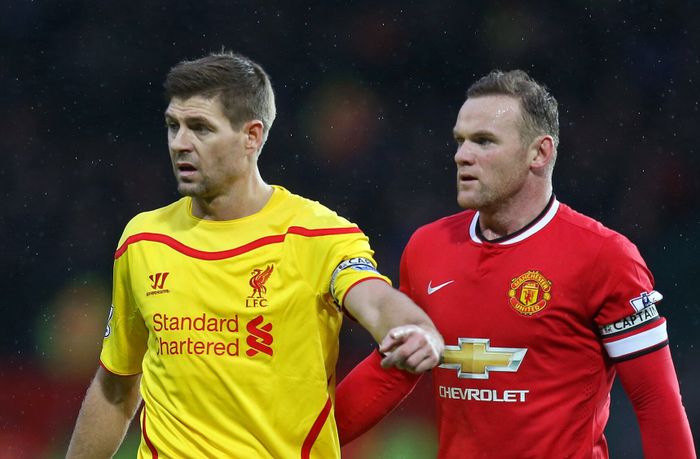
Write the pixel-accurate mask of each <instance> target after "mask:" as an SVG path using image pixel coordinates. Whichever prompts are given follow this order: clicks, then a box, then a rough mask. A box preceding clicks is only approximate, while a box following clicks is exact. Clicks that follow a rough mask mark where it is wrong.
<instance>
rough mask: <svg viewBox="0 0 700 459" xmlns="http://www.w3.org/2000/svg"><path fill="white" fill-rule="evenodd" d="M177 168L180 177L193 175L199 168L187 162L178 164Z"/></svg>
mask: <svg viewBox="0 0 700 459" xmlns="http://www.w3.org/2000/svg"><path fill="white" fill-rule="evenodd" d="M175 167H176V168H177V170H178V172H180V175H184V176H187V175H192V174H194V173H195V172H197V168H196V167H194V165H193V164H192V163H187V162H178V163H177V164H175Z"/></svg>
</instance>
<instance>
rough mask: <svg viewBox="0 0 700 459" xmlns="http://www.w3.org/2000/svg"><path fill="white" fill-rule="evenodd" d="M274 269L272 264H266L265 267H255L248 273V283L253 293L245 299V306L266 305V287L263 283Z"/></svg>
mask: <svg viewBox="0 0 700 459" xmlns="http://www.w3.org/2000/svg"><path fill="white" fill-rule="evenodd" d="M273 270H274V266H273V265H267V267H266V268H265V269H260V268H255V269H254V270H253V271H252V272H251V273H250V274H251V276H250V280H249V281H248V285H250V287H251V288H252V289H253V293H251V294H250V296H249V297H248V298H247V299H246V307H248V308H256V307H263V308H264V307H266V306H267V298H265V294H266V293H267V287H265V283H266V282H267V280H268V279H269V278H270V275H272V271H273Z"/></svg>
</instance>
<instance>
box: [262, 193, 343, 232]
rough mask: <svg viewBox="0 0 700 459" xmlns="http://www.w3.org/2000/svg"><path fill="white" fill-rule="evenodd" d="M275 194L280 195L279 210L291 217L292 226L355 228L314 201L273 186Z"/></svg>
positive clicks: (335, 213)
mask: <svg viewBox="0 0 700 459" xmlns="http://www.w3.org/2000/svg"><path fill="white" fill-rule="evenodd" d="M275 192H276V193H281V194H280V203H281V208H282V209H283V211H284V212H287V213H289V214H290V215H291V216H293V220H294V221H293V224H294V225H298V226H304V227H309V228H323V227H338V226H356V225H355V224H354V223H352V222H350V221H349V220H348V219H346V218H344V217H342V216H340V215H338V213H337V212H335V211H334V210H331V209H330V208H328V207H326V206H325V205H323V204H321V203H320V202H318V201H316V200H313V199H309V198H306V197H304V196H301V195H298V194H294V193H292V192H290V191H289V190H287V189H285V188H283V187H280V186H275Z"/></svg>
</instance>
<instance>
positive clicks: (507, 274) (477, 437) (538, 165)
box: [336, 70, 695, 459]
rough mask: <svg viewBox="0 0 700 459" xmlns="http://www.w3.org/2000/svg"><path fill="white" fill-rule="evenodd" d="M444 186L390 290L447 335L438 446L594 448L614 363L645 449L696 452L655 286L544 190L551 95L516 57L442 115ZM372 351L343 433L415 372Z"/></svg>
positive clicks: (556, 453)
mask: <svg viewBox="0 0 700 459" xmlns="http://www.w3.org/2000/svg"><path fill="white" fill-rule="evenodd" d="M453 131H454V138H455V141H456V142H457V152H456V153H455V162H456V164H457V201H458V202H459V205H460V206H461V207H463V208H465V209H467V210H465V211H463V212H461V213H458V214H456V215H452V216H449V217H445V218H442V219H440V220H438V221H436V222H433V223H431V224H428V225H426V226H424V227H422V228H420V229H418V230H417V231H416V232H415V234H414V235H413V236H412V237H411V240H410V241H409V243H408V245H407V246H406V249H405V251H404V254H403V257H402V259H401V290H402V291H403V292H405V293H407V294H408V295H409V296H410V297H411V298H412V299H413V300H414V301H415V302H416V303H418V304H419V305H420V306H421V307H422V308H423V309H424V310H425V311H426V312H427V313H428V315H429V316H430V317H431V318H432V320H433V322H434V323H435V325H436V326H437V327H438V330H439V331H440V332H441V333H442V335H443V337H444V339H445V344H446V346H445V352H444V356H443V360H442V364H441V365H440V366H439V367H438V368H436V369H435V370H434V373H433V392H434V395H435V401H436V404H437V422H438V429H439V453H438V455H439V457H440V458H504V459H505V458H517V459H525V458H543V457H546V458H557V459H558V458H607V457H608V448H607V444H606V440H605V437H604V435H603V431H604V428H605V424H606V422H607V419H608V415H609V406H610V389H611V386H612V383H613V379H614V377H615V374H619V376H620V379H621V382H622V384H623V386H624V389H625V391H626V392H627V394H628V396H629V397H630V399H631V401H632V404H633V406H634V409H635V412H636V414H637V419H638V421H639V426H640V429H641V434H642V440H643V449H644V454H645V456H646V457H647V458H663V459H669V458H695V452H694V448H693V440H692V436H691V433H690V428H689V425H688V420H687V416H686V414H685V410H684V408H683V405H682V403H681V396H680V392H679V387H678V381H677V378H676V375H675V371H674V367H673V363H672V361H671V354H670V352H669V347H668V336H667V333H666V321H665V319H664V318H663V317H661V316H660V315H659V313H658V311H657V308H656V303H657V302H659V300H661V299H662V295H661V294H660V293H659V292H657V291H656V290H654V280H653V277H652V275H651V273H650V272H649V270H648V268H647V266H646V265H645V263H644V261H643V260H642V258H641V256H640V254H639V252H638V250H637V248H636V247H635V246H634V245H633V244H632V243H631V242H630V241H629V240H628V239H626V238H625V237H624V236H622V235H620V234H618V233H616V232H614V231H612V230H610V229H608V228H606V227H604V226H603V225H602V224H600V223H599V222H597V221H595V220H593V219H591V218H589V217H586V216H584V215H582V214H580V213H578V212H576V211H574V210H573V209H571V208H570V207H568V206H566V205H565V204H563V203H560V202H559V201H558V200H557V198H556V197H555V196H554V194H553V192H552V172H553V169H554V162H555V159H556V156H557V144H558V141H559V138H558V137H559V121H558V110H557V102H556V100H555V99H554V97H552V96H551V94H549V92H548V90H547V89H546V88H545V87H544V86H542V85H540V84H539V83H537V82H536V81H534V80H533V79H531V78H530V77H529V76H528V75H527V74H526V73H525V72H523V71H520V70H515V71H511V72H505V73H504V72H501V71H493V72H491V73H489V74H488V75H486V76H485V77H483V78H481V79H480V80H478V81H477V82H476V83H474V84H473V85H472V86H471V87H470V88H469V90H468V92H467V100H466V102H464V105H462V108H461V109H460V111H459V115H458V117H457V122H456V124H455V126H454V130H453ZM380 360H381V356H380V354H379V353H378V352H375V353H373V354H372V355H370V356H369V357H368V358H366V359H365V360H364V361H363V362H362V363H360V365H358V366H357V367H356V368H355V369H354V370H353V371H352V372H351V373H350V374H349V375H348V376H347V377H346V378H345V379H344V380H343V381H342V383H341V384H340V386H339V387H338V392H337V399H336V418H337V421H338V427H339V429H340V437H341V442H345V443H347V442H349V441H351V440H352V439H353V438H355V437H357V436H358V435H360V434H361V433H362V432H364V431H366V430H367V429H369V428H370V427H371V426H372V425H374V424H375V423H376V422H377V421H378V420H379V419H381V417H382V416H384V415H385V414H386V413H388V412H389V411H390V410H391V409H392V408H393V407H394V406H395V405H397V404H398V403H399V402H400V401H401V400H402V399H403V397H405V396H406V395H407V394H408V393H409V392H410V391H411V389H412V388H413V386H414V385H415V383H416V382H417V380H418V378H419V376H416V375H407V374H405V373H403V374H402V373H401V372H398V371H396V370H388V371H387V370H383V369H381V366H380Z"/></svg>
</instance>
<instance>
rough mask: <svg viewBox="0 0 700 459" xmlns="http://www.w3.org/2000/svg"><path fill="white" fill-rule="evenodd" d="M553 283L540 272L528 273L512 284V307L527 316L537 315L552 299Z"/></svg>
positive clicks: (510, 296)
mask: <svg viewBox="0 0 700 459" xmlns="http://www.w3.org/2000/svg"><path fill="white" fill-rule="evenodd" d="M551 290H552V282H551V281H550V280H549V279H547V278H546V277H544V276H543V275H542V273H540V272H539V271H528V272H526V273H525V274H522V275H520V276H518V277H516V278H515V279H513V280H512V281H511V283H510V290H508V297H509V298H508V301H509V303H510V305H511V306H512V307H513V309H515V310H516V311H518V312H519V313H520V314H522V315H525V316H531V315H533V314H537V313H538V312H540V311H541V310H543V309H544V308H545V307H546V306H547V302H548V301H549V300H550V299H551V298H552V294H551Z"/></svg>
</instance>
